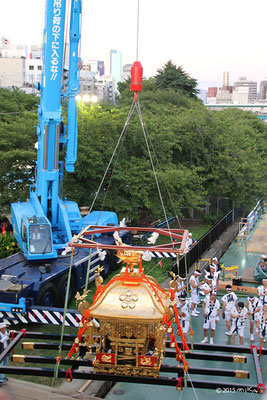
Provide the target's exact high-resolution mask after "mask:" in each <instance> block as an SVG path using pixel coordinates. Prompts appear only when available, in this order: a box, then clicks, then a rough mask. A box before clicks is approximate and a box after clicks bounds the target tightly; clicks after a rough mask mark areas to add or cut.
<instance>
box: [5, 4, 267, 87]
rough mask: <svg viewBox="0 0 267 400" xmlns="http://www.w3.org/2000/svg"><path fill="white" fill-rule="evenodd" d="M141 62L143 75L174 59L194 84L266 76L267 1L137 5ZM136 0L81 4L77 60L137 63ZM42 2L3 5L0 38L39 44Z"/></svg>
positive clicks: (154, 71)
mask: <svg viewBox="0 0 267 400" xmlns="http://www.w3.org/2000/svg"><path fill="white" fill-rule="evenodd" d="M139 1H140V14H139V21H140V25H139V45H138V55H139V57H138V59H139V61H141V63H142V65H143V68H144V76H145V77H149V76H153V75H155V74H156V72H157V70H158V69H159V68H162V67H163V66H164V64H165V63H166V62H167V61H169V60H172V61H173V63H174V64H176V65H177V66H180V65H181V66H183V68H184V70H185V71H186V72H187V73H188V74H189V75H190V76H191V77H193V78H195V79H197V80H198V82H199V87H200V88H203V89H206V88H207V87H208V86H217V85H218V83H220V84H222V77H223V71H229V74H230V83H233V82H234V81H235V80H237V79H238V78H239V77H240V76H246V77H247V78H248V79H250V80H256V81H258V82H260V81H261V80H264V79H265V78H266V77H267V44H266V15H267V1H266V0H254V1H253V2H245V1H244V0H223V1H218V0H201V1H200V0H139ZM137 4H138V0H98V1H96V0H95V1H91V0H83V15H82V20H83V22H82V40H81V49H82V53H81V56H82V59H83V60H85V61H86V60H94V59H97V60H104V61H105V67H106V73H109V52H110V49H116V50H118V51H121V52H122V63H123V65H124V64H128V63H129V64H131V63H133V62H134V61H135V59H136V48H137ZM44 7H45V0H9V1H4V0H0V38H1V37H2V36H4V37H6V38H8V39H10V40H11V44H41V43H42V29H43V19H44Z"/></svg>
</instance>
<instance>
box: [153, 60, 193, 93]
mask: <svg viewBox="0 0 267 400" xmlns="http://www.w3.org/2000/svg"><path fill="white" fill-rule="evenodd" d="M157 72H158V74H157V75H156V76H155V85H156V87H157V88H158V89H160V90H162V89H172V90H175V91H179V92H180V93H182V94H184V95H185V96H188V97H192V98H196V96H197V94H198V92H199V91H198V89H197V88H196V87H197V80H196V79H194V78H191V77H190V76H189V75H188V74H187V73H186V72H185V71H184V69H183V67H182V66H180V67H178V68H177V67H176V65H174V64H173V63H172V61H168V62H167V63H166V64H165V65H164V67H163V68H162V69H158V71H157Z"/></svg>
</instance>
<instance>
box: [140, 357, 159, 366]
mask: <svg viewBox="0 0 267 400" xmlns="http://www.w3.org/2000/svg"><path fill="white" fill-rule="evenodd" d="M138 365H139V366H141V367H157V365H158V357H153V356H152V357H151V356H138Z"/></svg>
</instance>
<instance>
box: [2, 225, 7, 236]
mask: <svg viewBox="0 0 267 400" xmlns="http://www.w3.org/2000/svg"><path fill="white" fill-rule="evenodd" d="M5 234H6V224H5V223H3V226H2V235H5Z"/></svg>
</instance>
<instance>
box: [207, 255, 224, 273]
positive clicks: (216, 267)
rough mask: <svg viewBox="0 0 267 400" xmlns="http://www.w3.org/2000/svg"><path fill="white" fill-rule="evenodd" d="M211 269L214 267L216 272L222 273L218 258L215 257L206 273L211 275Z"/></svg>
mask: <svg viewBox="0 0 267 400" xmlns="http://www.w3.org/2000/svg"><path fill="white" fill-rule="evenodd" d="M211 267H213V268H214V269H215V272H218V273H220V272H221V270H222V268H221V266H220V264H219V263H218V258H217V257H213V258H212V260H211V264H210V265H209V266H208V267H207V268H206V269H205V273H206V274H207V273H210V271H211V269H210V268H211Z"/></svg>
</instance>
